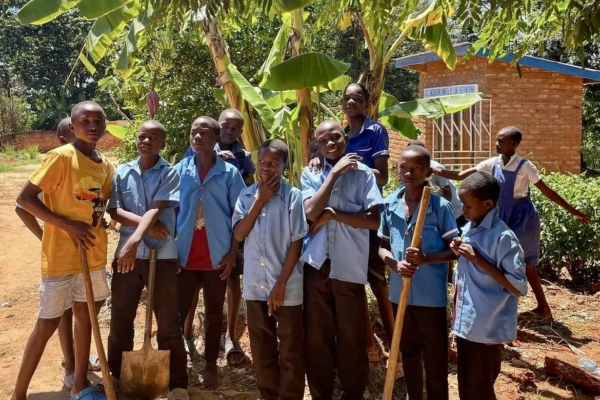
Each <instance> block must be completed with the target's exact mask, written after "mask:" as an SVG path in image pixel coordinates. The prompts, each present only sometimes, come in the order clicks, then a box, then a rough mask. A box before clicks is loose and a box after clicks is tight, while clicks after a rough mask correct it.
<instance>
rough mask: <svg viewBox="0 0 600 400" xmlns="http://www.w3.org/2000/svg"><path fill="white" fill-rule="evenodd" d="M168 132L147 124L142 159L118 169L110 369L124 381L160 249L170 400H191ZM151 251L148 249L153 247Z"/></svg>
mask: <svg viewBox="0 0 600 400" xmlns="http://www.w3.org/2000/svg"><path fill="white" fill-rule="evenodd" d="M165 136H166V130H165V128H164V126H163V125H162V124H160V123H159V122H158V121H154V120H150V121H146V122H144V123H143V124H142V125H141V126H140V128H139V131H138V135H137V138H136V145H137V149H138V152H139V154H140V156H139V157H138V158H137V159H135V160H134V161H131V162H128V163H126V164H123V165H121V166H120V167H119V168H117V171H116V173H115V176H114V178H113V188H112V193H111V197H110V201H109V203H108V213H109V214H110V216H111V218H112V219H113V220H115V221H117V222H119V223H120V224H121V230H120V238H119V245H118V246H117V250H116V251H115V260H114V262H113V278H112V282H111V292H112V307H111V321H110V334H109V336H108V364H109V368H110V371H111V374H112V376H113V377H114V378H116V379H120V374H121V364H122V356H123V352H125V351H131V350H133V336H134V326H133V324H134V320H135V315H136V310H137V307H138V303H139V301H140V296H141V294H142V290H143V288H144V286H148V279H149V273H150V271H149V267H150V262H149V257H150V248H154V249H158V251H157V258H158V260H157V262H156V272H155V273H156V278H155V291H154V297H155V302H154V306H155V311H156V316H157V325H158V335H157V339H158V348H159V349H160V350H169V351H170V354H171V356H170V371H171V373H170V380H169V388H170V390H171V393H170V394H169V397H174V398H175V397H177V398H187V396H188V395H187V386H188V376H187V357H186V354H185V349H184V347H183V338H182V337H181V331H180V329H179V317H178V314H179V304H177V302H176V301H173V299H174V298H175V299H176V298H177V273H178V271H179V265H178V262H177V248H176V246H175V241H174V236H175V208H176V207H177V206H178V205H179V183H180V179H179V174H178V173H177V171H176V170H175V169H174V168H173V167H172V166H171V164H169V163H168V162H167V161H165V160H164V159H163V158H162V157H161V156H160V155H159V154H160V151H161V150H162V149H163V148H164V145H165ZM149 247H150V248H149Z"/></svg>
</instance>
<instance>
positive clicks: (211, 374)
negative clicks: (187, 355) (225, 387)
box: [202, 362, 219, 390]
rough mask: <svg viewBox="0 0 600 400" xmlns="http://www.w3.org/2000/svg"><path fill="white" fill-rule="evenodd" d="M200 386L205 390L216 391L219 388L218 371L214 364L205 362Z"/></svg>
mask: <svg viewBox="0 0 600 400" xmlns="http://www.w3.org/2000/svg"><path fill="white" fill-rule="evenodd" d="M202 385H203V386H204V388H205V389H211V390H212V389H216V388H217V386H219V371H218V370H217V363H216V362H207V363H206V368H205V370H204V379H203V380H202Z"/></svg>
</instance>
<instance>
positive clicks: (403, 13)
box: [317, 0, 456, 120]
mask: <svg viewBox="0 0 600 400" xmlns="http://www.w3.org/2000/svg"><path fill="white" fill-rule="evenodd" d="M423 4H424V3H423V2H422V1H420V0H378V1H373V0H346V1H343V2H340V1H339V0H328V1H327V2H326V4H325V6H324V9H323V10H322V13H321V15H320V16H319V19H318V21H317V24H318V25H322V24H325V23H327V22H328V21H329V20H330V18H331V15H332V14H337V16H338V21H339V22H338V24H337V26H338V27H339V28H340V29H342V30H345V29H347V28H348V27H349V26H351V25H352V18H354V20H355V21H356V23H358V24H359V25H360V27H361V29H362V31H363V34H364V37H365V46H366V48H367V49H368V51H369V69H368V71H367V72H366V73H364V74H363V75H362V76H361V78H360V82H361V83H363V84H365V85H366V86H367V88H368V89H369V92H370V98H369V103H368V104H367V113H368V114H369V116H370V117H371V118H373V119H375V120H377V117H378V113H379V109H380V108H379V101H380V98H381V95H382V93H383V85H384V82H385V68H386V66H387V65H388V64H389V62H390V60H391V59H392V57H393V55H394V53H395V52H396V50H398V48H399V47H400V45H401V44H402V42H403V41H404V40H405V39H413V40H421V41H422V42H423V43H424V44H425V47H426V48H428V49H429V50H431V51H433V52H435V53H436V54H438V55H439V56H440V57H441V58H442V59H443V60H444V62H445V63H446V65H447V66H448V68H450V69H454V65H455V63H456V54H455V53H454V48H453V47H452V43H451V41H450V37H449V35H448V33H447V31H446V21H447V19H448V18H449V17H450V16H451V15H452V14H453V12H454V11H453V9H452V6H451V4H450V2H449V0H432V1H430V2H427V3H426V7H425V8H424V9H422V10H421V11H420V12H417V10H419V9H420V8H422V5H423Z"/></svg>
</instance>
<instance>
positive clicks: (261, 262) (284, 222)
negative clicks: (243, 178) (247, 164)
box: [232, 180, 308, 306]
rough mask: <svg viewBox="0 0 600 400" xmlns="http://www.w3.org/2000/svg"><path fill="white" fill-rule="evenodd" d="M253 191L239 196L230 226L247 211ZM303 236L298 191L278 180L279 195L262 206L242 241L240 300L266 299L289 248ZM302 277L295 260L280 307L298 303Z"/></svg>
mask: <svg viewBox="0 0 600 400" xmlns="http://www.w3.org/2000/svg"><path fill="white" fill-rule="evenodd" d="M257 191H258V184H257V183H255V184H253V185H252V186H249V187H247V188H245V189H244V190H242V192H241V193H240V197H239V198H238V200H237V203H236V204H235V211H234V213H233V221H232V225H233V226H234V227H235V225H236V224H237V223H238V222H240V220H242V219H243V218H244V217H245V216H246V214H247V213H248V211H249V210H250V207H251V206H252V203H254V200H255V199H256V197H257V195H258V193H257ZM307 233H308V224H307V223H306V215H305V214H304V205H303V204H302V192H300V190H299V189H297V188H295V187H293V186H291V185H290V184H289V183H287V182H285V181H283V180H282V181H281V185H280V187H279V192H277V194H275V195H274V196H273V197H272V198H271V199H270V200H269V201H268V202H267V203H266V204H265V205H264V206H263V208H262V209H261V211H260V214H259V216H258V218H257V219H256V222H255V223H254V226H253V227H252V230H251V231H250V233H249V234H248V236H247V237H246V240H245V241H244V299H246V300H258V301H267V300H269V294H270V293H271V290H273V287H274V286H275V283H276V282H277V279H279V276H280V275H281V271H282V269H283V264H284V262H285V258H286V256H287V254H288V251H289V248H290V245H291V244H292V242H295V241H297V240H301V239H302V238H304V236H306V234H307ZM302 276H303V274H302V263H301V262H300V260H298V262H297V263H296V268H294V271H293V272H292V274H291V275H290V278H289V279H288V281H287V284H286V286H285V298H284V303H283V305H284V306H298V305H301V304H302V301H303V295H302V291H303V281H302Z"/></svg>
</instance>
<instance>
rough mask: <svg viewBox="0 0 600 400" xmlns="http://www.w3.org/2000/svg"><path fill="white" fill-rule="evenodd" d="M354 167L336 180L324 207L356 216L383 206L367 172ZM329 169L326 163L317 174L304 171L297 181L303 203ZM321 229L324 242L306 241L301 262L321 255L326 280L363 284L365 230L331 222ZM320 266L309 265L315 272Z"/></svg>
mask: <svg viewBox="0 0 600 400" xmlns="http://www.w3.org/2000/svg"><path fill="white" fill-rule="evenodd" d="M357 165H358V168H357V169H356V170H352V171H348V172H346V173H345V174H343V175H341V176H340V177H339V178H338V179H337V181H336V182H335V185H334V187H333V191H332V192H331V196H330V197H329V200H328V201H327V207H332V208H334V209H336V210H340V211H345V212H350V213H360V212H365V211H367V210H368V209H370V208H372V207H375V206H379V205H381V204H382V203H383V199H382V198H381V194H380V193H379V188H378V187H377V183H376V182H375V175H374V174H373V172H372V171H371V169H370V168H369V167H367V166H366V165H365V164H363V163H360V162H359V163H357ZM332 168H333V166H332V165H331V164H330V163H329V162H327V160H325V163H324V165H323V170H322V171H321V172H317V171H312V172H311V171H310V170H309V169H308V167H306V168H304V170H303V171H302V178H301V181H302V199H303V201H306V199H309V198H311V197H313V196H314V195H315V194H316V193H317V191H318V190H319V188H320V187H321V186H322V185H323V183H324V182H325V179H326V178H327V176H328V175H329V173H330V172H331V169H332ZM324 228H326V229H327V240H326V241H325V240H324V237H323V240H311V238H308V239H307V241H306V243H305V249H304V251H303V257H302V259H303V260H306V259H307V258H310V254H311V253H315V254H324V255H326V256H327V257H328V258H329V259H330V260H331V272H330V274H329V277H330V278H334V279H338V280H340V281H344V282H351V283H359V284H365V283H367V263H368V257H369V230H368V229H358V228H354V227H352V226H350V225H346V224H343V223H341V222H337V221H333V220H332V221H329V222H327V224H325V225H324V226H323V227H322V228H321V229H320V230H322V229H324ZM320 230H319V231H320ZM322 235H324V234H322ZM324 246H325V249H324V248H323V247H324ZM323 261H324V260H323ZM317 264H318V263H317ZM321 265H322V263H321ZM321 265H318V266H317V265H315V264H313V266H314V267H315V268H317V269H320V268H321Z"/></svg>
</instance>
